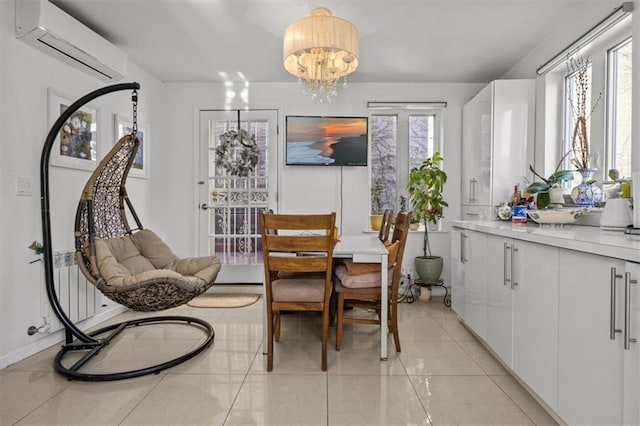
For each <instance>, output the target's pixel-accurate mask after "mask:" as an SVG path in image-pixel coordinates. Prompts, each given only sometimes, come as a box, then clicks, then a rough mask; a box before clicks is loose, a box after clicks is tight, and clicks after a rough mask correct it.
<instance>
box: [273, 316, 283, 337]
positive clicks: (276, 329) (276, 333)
mask: <svg viewBox="0 0 640 426" xmlns="http://www.w3.org/2000/svg"><path fill="white" fill-rule="evenodd" d="M280 318H282V317H281V315H280V311H278V312H276V313H275V322H276V323H275V333H274V334H275V341H276V342H279V341H280Z"/></svg>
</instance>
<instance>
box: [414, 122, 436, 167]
mask: <svg viewBox="0 0 640 426" xmlns="http://www.w3.org/2000/svg"><path fill="white" fill-rule="evenodd" d="M434 123H435V115H411V116H409V170H411V169H412V168H414V167H419V166H420V164H422V162H423V161H424V160H426V159H427V158H428V157H429V156H431V155H433V138H434Z"/></svg>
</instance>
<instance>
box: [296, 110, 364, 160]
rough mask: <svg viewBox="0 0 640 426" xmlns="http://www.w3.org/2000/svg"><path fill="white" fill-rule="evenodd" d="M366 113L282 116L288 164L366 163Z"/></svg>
mask: <svg viewBox="0 0 640 426" xmlns="http://www.w3.org/2000/svg"><path fill="white" fill-rule="evenodd" d="M368 124H369V122H368V119H367V117H325V116H299V115H288V116H287V117H286V138H285V145H286V154H285V157H286V164H287V165H288V166H292V165H300V166H366V165H367V145H368V137H369V135H368V131H369V130H368Z"/></svg>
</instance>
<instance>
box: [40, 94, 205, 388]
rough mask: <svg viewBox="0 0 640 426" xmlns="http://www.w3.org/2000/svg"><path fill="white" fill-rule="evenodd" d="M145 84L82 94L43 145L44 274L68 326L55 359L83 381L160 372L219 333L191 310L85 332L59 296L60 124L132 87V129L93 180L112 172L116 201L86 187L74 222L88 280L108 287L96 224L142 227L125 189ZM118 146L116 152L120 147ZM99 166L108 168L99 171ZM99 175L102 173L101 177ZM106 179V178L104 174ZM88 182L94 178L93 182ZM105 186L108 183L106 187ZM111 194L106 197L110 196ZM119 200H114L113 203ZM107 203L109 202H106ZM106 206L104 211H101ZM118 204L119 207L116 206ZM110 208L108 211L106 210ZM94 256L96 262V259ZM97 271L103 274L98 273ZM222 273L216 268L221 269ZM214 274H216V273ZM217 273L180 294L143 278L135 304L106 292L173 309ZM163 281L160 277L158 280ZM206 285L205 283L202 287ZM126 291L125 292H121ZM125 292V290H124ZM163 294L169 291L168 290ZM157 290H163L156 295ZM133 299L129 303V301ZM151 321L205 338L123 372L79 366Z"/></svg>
mask: <svg viewBox="0 0 640 426" xmlns="http://www.w3.org/2000/svg"><path fill="white" fill-rule="evenodd" d="M139 88H140V85H139V84H138V83H135V82H133V83H122V84H115V85H111V86H106V87H103V88H100V89H98V90H95V91H93V92H91V93H88V94H87V95H85V96H83V97H82V98H80V99H78V100H77V101H75V102H74V103H72V104H71V105H70V106H69V107H68V108H67V109H66V110H65V111H64V112H63V113H62V114H61V115H60V117H59V118H58V119H57V120H56V121H55V123H54V124H53V126H52V127H51V129H50V130H49V133H48V135H47V138H46V140H45V143H44V147H43V150H42V156H41V160H40V193H41V219H42V232H43V245H44V253H43V261H44V277H45V285H46V291H47V298H48V300H49V304H50V305H51V308H52V310H53V312H54V314H55V315H56V317H57V318H58V319H59V320H60V322H61V324H62V326H63V328H64V336H65V342H64V344H63V345H62V349H61V350H60V351H59V352H58V353H57V355H56V356H55V359H54V369H55V370H56V371H57V372H58V373H60V374H61V375H63V376H65V377H67V378H68V379H70V380H81V381H96V382H100V381H113V380H122V379H130V378H134V377H139V376H144V375H148V374H158V373H159V372H160V371H162V370H165V369H168V368H171V367H173V366H176V365H178V364H181V363H183V362H185V361H187V360H189V359H191V358H193V357H194V356H196V355H198V354H199V353H201V352H203V351H204V350H206V349H207V348H208V347H210V346H211V344H212V343H213V339H214V335H215V333H214V330H213V327H212V326H211V325H210V324H209V323H208V322H206V321H204V320H202V319H199V318H195V317H189V316H176V315H165V316H152V317H145V318H139V319H133V320H129V321H124V322H121V323H118V324H112V325H109V326H106V327H102V328H100V329H98V330H95V331H92V332H90V333H88V334H87V333H85V332H83V331H82V330H81V329H80V328H79V327H78V325H76V324H75V323H74V322H73V321H72V320H71V319H70V318H69V315H67V313H66V312H65V311H64V309H63V307H62V305H61V303H60V300H59V298H58V295H57V292H56V286H55V283H54V272H53V252H52V235H51V231H52V229H51V213H50V189H49V159H50V156H51V152H52V148H53V146H54V142H55V140H56V137H57V136H58V134H59V133H60V130H61V129H62V127H63V126H64V124H65V122H67V120H68V119H69V118H70V117H71V116H72V115H73V113H75V112H76V111H77V110H78V109H80V108H81V107H82V106H83V105H85V104H86V103H88V102H90V101H92V100H93V99H96V98H98V97H100V96H103V95H106V94H109V93H113V92H118V91H123V90H130V91H132V92H133V95H132V102H133V111H134V114H133V115H134V120H133V122H134V125H133V131H132V133H131V135H127V136H125V137H123V138H122V139H121V140H120V141H118V143H117V144H116V146H115V147H114V149H112V151H111V152H110V153H109V154H108V155H107V156H106V157H110V160H109V161H108V160H107V158H106V157H105V159H104V160H103V161H102V162H101V163H100V165H99V166H98V168H96V171H94V173H93V175H92V177H91V179H90V182H91V180H94V179H95V177H96V175H97V174H99V173H102V175H103V176H108V177H109V179H110V181H109V182H107V185H106V186H104V187H103V189H102V190H105V191H111V192H112V193H111V194H102V195H100V197H102V200H103V201H104V200H105V199H106V198H111V199H113V201H112V202H111V203H112V204H113V205H112V206H111V207H110V208H107V209H106V210H107V211H104V210H105V209H104V206H101V207H100V208H99V209H95V208H94V205H93V202H92V200H91V197H88V198H89V199H87V197H86V196H85V195H86V189H87V187H85V192H83V198H82V199H81V203H80V205H79V206H78V210H77V214H76V221H75V222H76V223H75V228H76V231H75V245H76V259H77V263H78V268H79V269H80V270H81V271H82V273H83V274H84V275H85V276H86V277H87V279H88V281H90V282H91V283H93V284H94V285H96V287H97V288H98V289H99V290H101V291H102V293H103V294H105V292H104V291H103V288H101V285H102V287H104V285H103V284H104V282H103V281H104V280H103V279H102V278H101V277H100V276H99V273H98V272H97V267H96V265H95V256H93V257H91V256H90V254H95V252H94V249H95V247H94V239H95V238H96V228H101V229H102V230H98V231H99V232H100V235H99V236H98V237H99V238H114V237H123V236H126V235H131V234H132V232H133V231H136V230H142V229H143V227H142V224H141V222H140V220H139V218H138V215H137V214H136V212H135V210H134V209H133V206H132V203H131V201H130V200H129V198H128V196H127V193H126V189H125V181H126V178H127V175H128V173H129V169H130V168H131V166H132V163H133V160H134V157H135V153H136V152H137V149H138V145H139V140H138V138H137V136H136V128H137V126H136V120H137V117H136V115H137V90H138V89H139ZM115 151H117V152H115ZM100 168H103V169H105V168H106V170H102V172H100V171H99V169H100ZM98 180H100V178H98ZM103 180H104V179H103ZM88 184H89V183H88ZM105 188H106V189H105ZM105 197H106V198H105ZM114 203H115V204H114ZM103 204H104V203H103ZM125 207H126V208H127V209H128V211H129V213H130V215H131V216H132V217H133V220H134V221H135V223H136V226H137V228H135V229H133V230H132V229H131V228H130V227H129V224H128V223H127V219H126V212H125ZM100 209H102V211H97V210H100ZM116 210H117V212H116ZM105 214H106V216H104V215H105ZM97 215H103V216H102V217H100V218H98V221H99V224H98V225H96V220H95V219H96V218H97ZM92 262H93V263H92ZM97 274H98V275H97ZM216 274H217V271H216ZM213 279H215V277H214V278H213ZM213 279H212V280H211V282H210V283H207V287H202V288H199V289H198V290H197V291H192V292H191V294H179V291H177V290H176V289H175V288H170V287H167V286H166V285H165V284H166V283H162V282H157V283H154V284H158V285H156V286H149V287H148V288H146V289H145V288H143V287H144V286H143V285H142V284H140V285H138V286H137V291H138V292H140V291H143V292H144V293H145V297H146V300H145V301H144V302H143V304H142V305H138V306H136V305H135V303H133V302H134V301H135V298H132V297H127V296H126V295H123V294H120V295H116V294H115V293H117V292H114V294H105V295H106V296H107V297H109V298H111V299H112V300H115V301H116V302H118V303H121V304H124V305H125V306H127V307H129V308H131V309H134V310H140V311H156V310H161V309H168V308H170V307H173V306H178V305H180V304H182V303H186V301H188V300H189V299H191V298H193V297H194V296H195V295H197V294H196V293H198V294H199V293H201V292H202V291H204V290H206V288H208V286H210V285H212V284H213ZM155 281H160V280H155ZM203 288H204V289H203ZM121 293H122V292H121ZM124 293H126V292H124ZM167 294H170V297H167ZM163 295H164V296H163ZM154 296H158V297H157V298H156V299H155V301H154V299H153V298H154ZM128 302H129V303H128ZM152 324H179V325H188V326H191V327H195V328H198V329H200V330H201V331H202V332H203V335H204V340H203V341H202V342H201V343H200V344H199V345H197V346H196V347H195V348H189V350H188V351H187V352H186V353H184V354H183V355H180V356H178V357H175V358H173V359H170V360H167V361H164V362H161V363H158V364H155V365H151V366H148V367H143V368H135V369H131V370H127V371H118V372H106V373H105V372H87V371H81V370H80V369H81V368H82V367H84V366H86V365H87V364H89V362H90V361H91V359H93V358H94V357H95V356H96V355H98V354H99V353H100V352H101V351H102V350H103V349H105V348H106V347H107V346H108V345H109V344H110V343H112V342H113V341H114V339H115V338H116V337H117V336H118V335H119V334H120V333H121V332H123V331H124V330H126V329H127V328H130V327H138V326H142V325H152ZM139 341H140V340H139V339H138V341H137V342H134V343H132V344H134V345H136V344H141V343H139ZM78 351H81V352H82V353H83V354H82V355H81V356H80V357H79V359H77V358H78V357H77V356H76V357H74V359H77V360H76V361H75V362H73V361H71V362H67V363H66V364H72V365H69V366H65V365H64V364H63V360H64V357H65V355H67V354H69V353H73V352H76V353H77V352H78Z"/></svg>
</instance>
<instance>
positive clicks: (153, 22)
mask: <svg viewBox="0 0 640 426" xmlns="http://www.w3.org/2000/svg"><path fill="white" fill-rule="evenodd" d="M51 2H52V3H54V4H55V5H57V6H58V7H60V8H62V9H63V10H65V11H66V12H67V13H69V14H70V15H72V16H74V17H75V18H76V19H78V20H79V21H81V22H83V23H84V24H85V25H87V26H88V27H90V28H91V29H93V30H94V31H96V32H97V33H99V34H101V35H102V36H103V37H105V38H106V39H108V40H109V41H111V42H112V43H114V44H115V45H117V46H118V47H120V48H121V49H122V50H124V51H125V52H126V54H127V55H128V58H129V60H130V61H132V62H133V63H135V64H137V65H138V66H140V67H142V68H143V69H145V70H146V71H148V72H150V73H151V74H153V75H154V76H155V77H157V78H158V79H160V80H161V81H164V82H222V81H229V80H230V81H242V80H245V79H246V80H247V81H249V82H254V83H256V82H292V81H295V77H293V76H291V75H290V74H288V73H287V72H286V71H285V70H284V68H283V66H282V35H283V32H284V29H285V28H286V26H287V25H288V24H289V23H291V22H293V21H294V20H296V19H299V18H302V17H305V16H308V15H309V14H310V11H311V10H312V9H313V8H315V7H319V6H323V7H327V8H329V9H331V11H332V12H333V14H334V15H336V16H339V17H341V18H344V19H346V20H348V21H351V22H352V23H353V24H355V25H356V26H357V27H358V29H359V31H360V58H359V63H360V65H359V67H358V69H357V70H356V72H354V73H353V74H352V75H350V76H349V80H350V81H352V82H427V83H429V82H438V83H447V82H470V83H476V82H487V81H490V80H493V79H496V78H500V77H502V76H503V75H504V74H505V73H506V72H507V71H509V70H510V69H511V68H512V67H513V66H514V65H516V64H517V63H518V62H519V61H520V60H521V59H522V58H523V57H524V56H525V55H526V54H527V53H529V52H530V51H531V50H532V49H534V47H536V46H537V45H538V44H540V43H541V42H542V41H543V40H545V39H546V38H547V37H550V36H552V35H553V34H554V32H556V31H557V30H558V29H559V28H562V27H563V26H567V27H568V26H569V24H571V28H573V29H574V32H575V34H574V35H573V36H572V37H573V38H572V39H569V41H568V42H570V41H572V40H573V39H575V38H577V37H578V36H580V35H581V34H583V33H584V32H586V31H587V30H588V29H590V28H591V27H592V26H593V25H595V24H596V23H597V22H598V21H599V20H600V19H602V18H604V17H605V16H607V15H608V14H609V13H611V12H612V11H613V9H614V8H615V7H616V6H619V5H620V4H621V3H622V1H621V0H324V1H316V0H314V1H310V0H51ZM594 17H596V18H594ZM563 47H564V46H563ZM559 50H561V49H559ZM555 53H558V52H554V54H555Z"/></svg>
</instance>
